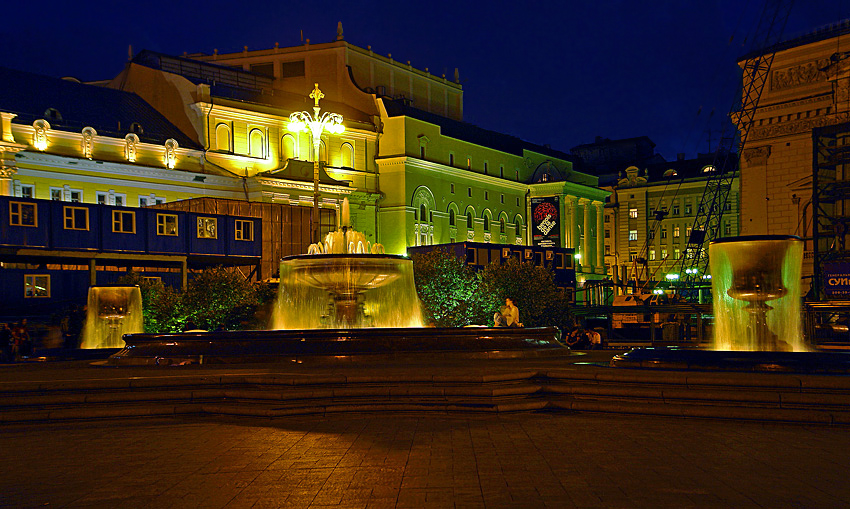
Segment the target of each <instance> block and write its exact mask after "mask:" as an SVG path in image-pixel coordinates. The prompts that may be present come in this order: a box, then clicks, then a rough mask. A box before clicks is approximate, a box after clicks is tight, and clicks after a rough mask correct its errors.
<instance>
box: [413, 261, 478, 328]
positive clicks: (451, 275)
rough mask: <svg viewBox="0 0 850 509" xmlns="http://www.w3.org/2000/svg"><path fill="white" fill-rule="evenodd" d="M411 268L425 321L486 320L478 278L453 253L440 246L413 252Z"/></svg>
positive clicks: (462, 323) (440, 323)
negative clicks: (424, 251)
mask: <svg viewBox="0 0 850 509" xmlns="http://www.w3.org/2000/svg"><path fill="white" fill-rule="evenodd" d="M413 272H414V280H415V282H416V292H417V293H418V294H419V299H420V300H421V301H422V307H423V310H424V312H425V320H426V321H427V322H429V323H432V324H433V325H435V326H437V327H463V326H465V325H472V324H482V323H484V324H486V323H488V322H490V318H488V317H487V313H486V311H485V308H484V306H483V301H484V299H483V298H482V294H481V285H480V279H479V277H478V275H477V274H475V272H474V271H473V270H472V269H471V268H470V267H469V266H467V265H466V264H465V263H464V262H463V260H461V259H460V258H458V257H457V256H455V255H453V254H451V253H448V252H446V251H444V250H442V249H435V250H434V251H431V252H428V253H424V254H420V253H417V254H414V255H413ZM490 315H491V316H492V313H490Z"/></svg>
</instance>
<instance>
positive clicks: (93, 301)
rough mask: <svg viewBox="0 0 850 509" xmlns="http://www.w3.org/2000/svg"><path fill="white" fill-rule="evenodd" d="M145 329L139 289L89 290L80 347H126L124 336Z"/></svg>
mask: <svg viewBox="0 0 850 509" xmlns="http://www.w3.org/2000/svg"><path fill="white" fill-rule="evenodd" d="M143 330H144V326H143V318H142V293H141V291H140V290H139V287H138V286H92V287H91V288H89V296H88V304H87V311H86V324H85V327H84V328H83V334H82V335H83V340H82V343H81V345H80V348H87V349H91V348H123V347H124V340H123V339H122V337H123V336H124V334H133V333H137V332H142V331H143Z"/></svg>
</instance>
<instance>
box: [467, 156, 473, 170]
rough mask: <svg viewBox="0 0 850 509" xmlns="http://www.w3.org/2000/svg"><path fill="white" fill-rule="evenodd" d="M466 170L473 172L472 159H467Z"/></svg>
mask: <svg viewBox="0 0 850 509" xmlns="http://www.w3.org/2000/svg"><path fill="white" fill-rule="evenodd" d="M466 169H467V170H471V169H472V159H470V158H468V157H467V158H466Z"/></svg>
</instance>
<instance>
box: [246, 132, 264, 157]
mask: <svg viewBox="0 0 850 509" xmlns="http://www.w3.org/2000/svg"><path fill="white" fill-rule="evenodd" d="M264 141H265V136H263V132H262V131H260V130H259V129H253V130H251V134H250V135H248V155H250V156H251V157H263V156H264V155H265V153H264V152H265V151H264V150H263V148H264V147H263V142H264Z"/></svg>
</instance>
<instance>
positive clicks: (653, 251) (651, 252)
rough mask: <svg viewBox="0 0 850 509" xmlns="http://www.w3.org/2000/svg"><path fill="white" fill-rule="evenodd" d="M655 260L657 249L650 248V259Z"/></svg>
mask: <svg viewBox="0 0 850 509" xmlns="http://www.w3.org/2000/svg"><path fill="white" fill-rule="evenodd" d="M653 260H655V250H654V249H650V250H649V261H653Z"/></svg>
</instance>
